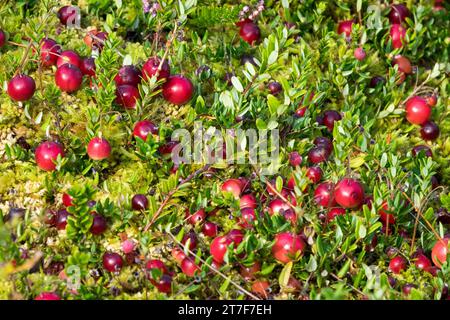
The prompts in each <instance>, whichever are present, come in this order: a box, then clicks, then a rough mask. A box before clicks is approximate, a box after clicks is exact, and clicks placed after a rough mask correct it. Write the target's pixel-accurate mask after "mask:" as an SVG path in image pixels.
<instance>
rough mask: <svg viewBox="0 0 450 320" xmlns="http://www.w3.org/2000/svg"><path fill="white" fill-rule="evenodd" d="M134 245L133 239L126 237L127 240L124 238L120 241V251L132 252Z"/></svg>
mask: <svg viewBox="0 0 450 320" xmlns="http://www.w3.org/2000/svg"><path fill="white" fill-rule="evenodd" d="M134 245H135V243H134V241H133V240H129V239H127V240H125V241H124V242H122V251H123V252H124V253H130V252H133V250H134Z"/></svg>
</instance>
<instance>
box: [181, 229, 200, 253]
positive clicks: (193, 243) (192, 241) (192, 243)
mask: <svg viewBox="0 0 450 320" xmlns="http://www.w3.org/2000/svg"><path fill="white" fill-rule="evenodd" d="M188 242H189V246H188V248H189V250H194V249H195V248H197V236H196V235H195V233H194V232H193V231H190V232H188V233H187V234H186V235H184V237H183V239H182V240H181V243H182V244H183V246H185V247H186V246H187V245H188Z"/></svg>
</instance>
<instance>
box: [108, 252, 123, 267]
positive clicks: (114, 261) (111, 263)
mask: <svg viewBox="0 0 450 320" xmlns="http://www.w3.org/2000/svg"><path fill="white" fill-rule="evenodd" d="M122 266H123V259H122V257H121V256H120V255H119V254H118V253H115V252H105V253H104V254H103V268H105V270H106V271H109V272H119V271H120V269H122Z"/></svg>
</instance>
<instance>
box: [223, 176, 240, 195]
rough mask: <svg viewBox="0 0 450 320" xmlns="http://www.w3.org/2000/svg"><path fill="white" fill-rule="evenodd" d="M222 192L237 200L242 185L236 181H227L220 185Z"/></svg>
mask: <svg viewBox="0 0 450 320" xmlns="http://www.w3.org/2000/svg"><path fill="white" fill-rule="evenodd" d="M221 189H222V192H227V193H228V192H229V193H231V194H232V195H233V196H234V197H235V198H236V199H239V196H240V195H241V192H242V183H241V181H240V180H238V179H228V180H227V181H225V182H224V183H223V184H222V188H221Z"/></svg>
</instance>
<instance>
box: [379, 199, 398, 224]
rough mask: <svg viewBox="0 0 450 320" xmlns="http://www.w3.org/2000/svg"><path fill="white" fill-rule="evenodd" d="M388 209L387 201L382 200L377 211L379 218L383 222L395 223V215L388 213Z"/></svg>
mask: <svg viewBox="0 0 450 320" xmlns="http://www.w3.org/2000/svg"><path fill="white" fill-rule="evenodd" d="M390 212H391V211H390V209H389V207H388V204H387V202H386V201H385V202H383V204H382V205H381V209H380V210H379V211H378V214H379V215H380V219H381V221H382V222H383V224H385V225H386V224H395V216H394V215H393V214H392V213H390Z"/></svg>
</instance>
